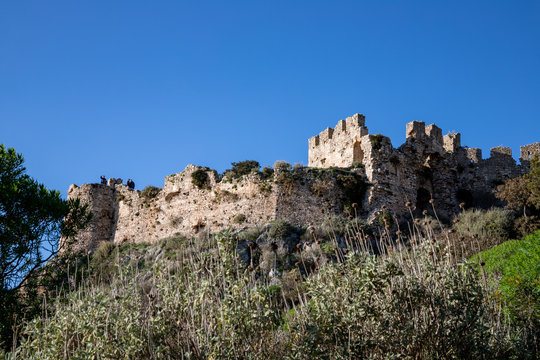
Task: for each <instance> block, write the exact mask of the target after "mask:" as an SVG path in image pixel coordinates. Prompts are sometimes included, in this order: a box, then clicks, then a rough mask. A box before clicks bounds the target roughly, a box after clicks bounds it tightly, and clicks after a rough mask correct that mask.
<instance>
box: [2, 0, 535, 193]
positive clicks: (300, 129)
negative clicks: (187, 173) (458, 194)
mask: <svg viewBox="0 0 540 360" xmlns="http://www.w3.org/2000/svg"><path fill="white" fill-rule="evenodd" d="M356 112H359V113H363V114H365V115H366V125H367V126H368V128H369V130H370V133H373V134H376V133H382V134H384V135H387V136H389V137H390V138H391V140H392V143H393V144H394V146H395V147H397V146H399V145H400V144H401V143H402V142H403V141H404V140H405V124H406V123H407V122H409V121H412V120H421V121H425V122H426V123H427V124H430V123H435V124H437V125H438V126H439V127H441V128H442V129H443V133H447V132H449V131H452V130H455V131H458V132H461V133H462V145H466V146H469V147H480V148H482V150H483V152H484V157H487V156H489V148H491V147H494V146H497V145H505V146H510V147H511V148H512V150H513V151H514V157H516V158H517V157H518V156H519V146H520V145H523V144H528V143H532V142H536V141H540V1H495V0H489V1H470V0H469V1H445V2H443V1H369V2H368V1H335V0H333V1H330V0H329V1H314V0H309V1H307V0H306V1H295V0H285V1H281V0H272V1H255V0H248V1H234V0H228V1H133V0H131V1H109V0H107V1H105V0H103V1H97V0H93V1H73V0H65V1H57V0H47V1H43V0H39V1H37V0H25V1H8V0H0V125H1V126H0V143H4V144H6V145H7V146H8V147H14V148H15V149H16V150H17V151H18V152H20V153H22V154H23V155H24V157H25V159H26V167H27V169H28V173H29V174H30V175H32V176H33V177H35V178H36V179H37V180H39V181H40V182H43V183H45V185H47V186H48V187H50V188H53V189H57V190H60V191H61V192H62V194H63V195H65V193H66V191H67V188H68V186H69V184H71V183H76V184H79V185H80V184H82V183H85V182H97V181H98V180H99V176H100V175H101V174H105V175H106V176H107V177H122V178H123V179H124V180H126V179H127V178H129V177H131V178H133V179H134V181H135V183H136V185H137V188H139V189H141V188H142V187H144V186H146V185H155V186H162V185H163V180H164V177H165V176H166V175H169V174H172V173H176V172H179V171H181V170H183V169H184V167H185V166H186V165H187V164H189V163H193V164H196V165H204V166H209V167H211V168H215V169H217V170H218V171H223V170H225V169H226V168H228V167H230V163H231V162H233V161H241V160H247V159H250V160H251V159H253V160H258V161H259V162H260V163H261V164H262V165H269V164H273V163H274V161H275V160H286V161H289V162H291V163H303V164H307V154H308V146H307V144H308V143H307V141H308V138H309V137H311V136H313V135H316V134H318V133H319V132H320V131H322V130H323V129H324V128H326V127H327V126H332V127H333V126H334V125H335V124H336V123H337V121H338V120H340V119H344V118H345V117H347V116H350V115H352V114H354V113H356Z"/></svg>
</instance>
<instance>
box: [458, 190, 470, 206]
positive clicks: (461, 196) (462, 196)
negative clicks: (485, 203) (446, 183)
mask: <svg viewBox="0 0 540 360" xmlns="http://www.w3.org/2000/svg"><path fill="white" fill-rule="evenodd" d="M456 200H457V201H458V203H460V204H462V203H463V204H464V205H465V209H468V208H470V207H472V206H473V196H472V193H471V192H470V191H469V190H465V189H459V190H458V191H457V193H456Z"/></svg>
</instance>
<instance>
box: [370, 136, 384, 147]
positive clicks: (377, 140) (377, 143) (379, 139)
mask: <svg viewBox="0 0 540 360" xmlns="http://www.w3.org/2000/svg"><path fill="white" fill-rule="evenodd" d="M369 140H371V144H372V146H373V149H375V150H379V149H380V148H381V147H382V143H383V140H384V136H383V135H381V134H377V135H369Z"/></svg>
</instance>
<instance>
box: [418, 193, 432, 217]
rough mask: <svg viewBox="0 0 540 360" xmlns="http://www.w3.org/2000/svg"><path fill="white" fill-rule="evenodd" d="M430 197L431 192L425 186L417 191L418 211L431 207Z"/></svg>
mask: <svg viewBox="0 0 540 360" xmlns="http://www.w3.org/2000/svg"><path fill="white" fill-rule="evenodd" d="M430 199H431V193H430V192H429V191H427V190H426V189H424V188H420V189H418V191H417V193H416V211H418V212H422V211H424V210H429V209H431V204H430V203H429V200H430Z"/></svg>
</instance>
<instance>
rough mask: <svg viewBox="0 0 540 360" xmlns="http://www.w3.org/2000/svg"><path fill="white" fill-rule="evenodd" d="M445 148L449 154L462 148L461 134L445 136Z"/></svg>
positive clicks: (453, 133)
mask: <svg viewBox="0 0 540 360" xmlns="http://www.w3.org/2000/svg"><path fill="white" fill-rule="evenodd" d="M443 147H444V150H446V151H447V152H455V151H456V150H457V149H458V148H460V147H461V134H460V133H457V132H451V133H449V134H447V135H444V136H443Z"/></svg>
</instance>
